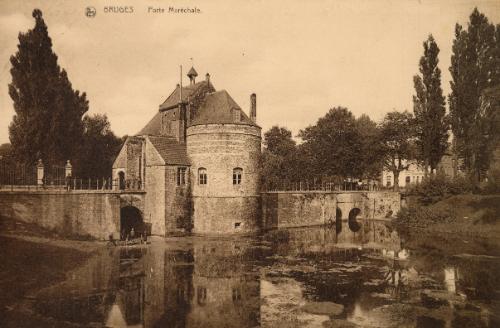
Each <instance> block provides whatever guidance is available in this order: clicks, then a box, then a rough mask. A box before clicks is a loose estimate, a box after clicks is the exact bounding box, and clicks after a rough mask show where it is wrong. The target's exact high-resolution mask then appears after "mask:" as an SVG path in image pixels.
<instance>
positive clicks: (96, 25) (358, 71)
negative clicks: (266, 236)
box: [0, 0, 500, 144]
mask: <svg viewBox="0 0 500 328" xmlns="http://www.w3.org/2000/svg"><path fill="white" fill-rule="evenodd" d="M90 6H91V7H94V8H95V9H96V15H95V17H93V18H90V17H87V16H86V15H85V11H86V8H87V7H90ZM476 6H477V7H478V9H479V10H480V11H481V12H483V13H484V14H485V15H486V16H487V17H488V18H489V20H490V21H492V22H494V23H496V24H498V23H500V0H488V1H465V0H442V1H439V0H435V1H428V0H420V1H418V0H398V1H396V0H393V1H391V0H372V1H368V0H366V1H340V0H328V1H326V0H312V1H299V0H288V1H277V0H262V1H259V0H254V1H253V0H233V1H218V0H214V1H211V0H210V1H209V0H194V1H191V0H183V1H179V0H168V1H167V0H144V1H138V0H115V1H113V0H106V1H98V0H85V1H80V0H71V1H70V0H50V1H48V0H47V1H34V0H18V1H13V0H0V44H1V47H0V144H2V143H5V142H8V141H9V138H8V125H9V124H10V122H11V121H12V117H13V115H14V109H13V105H12V100H11V99H10V97H9V95H8V84H9V83H10V82H11V76H10V67H11V64H10V61H9V58H10V56H11V55H13V54H14V53H15V52H16V51H17V44H18V38H17V36H18V34H19V32H26V31H27V30H28V29H30V28H32V27H33V26H34V19H33V17H32V15H31V13H32V11H33V9H34V8H39V9H41V10H42V12H43V17H44V20H45V22H46V24H47V26H48V30H49V35H50V37H51V38H52V42H53V50H54V52H55V53H56V54H57V55H58V58H59V59H58V60H59V65H60V66H61V67H62V68H64V69H66V71H67V72H68V76H69V79H70V81H71V82H72V84H73V87H74V88H75V89H78V90H80V91H84V92H86V93H87V96H88V99H89V102H90V109H89V112H88V113H89V114H93V113H105V114H107V116H108V118H109V120H110V122H111V128H112V130H113V131H114V132H115V133H116V134H117V135H118V136H122V135H125V134H127V135H134V134H136V133H137V132H138V131H139V130H140V129H141V128H142V127H143V126H144V125H145V124H146V123H147V122H148V121H149V120H150V119H151V118H152V117H153V115H154V114H155V113H156V111H157V110H158V106H159V104H160V103H162V102H163V100H164V99H165V98H166V97H168V95H169V94H170V93H171V92H172V90H173V89H174V88H175V85H176V84H177V83H179V81H180V65H182V66H183V70H184V77H183V84H187V83H188V79H187V77H186V76H185V73H186V72H187V71H188V70H189V68H190V67H191V66H194V67H195V69H196V70H197V71H198V74H199V76H198V79H200V78H204V76H205V74H206V73H207V72H208V73H210V75H211V81H212V83H213V84H214V86H215V88H216V89H217V90H222V89H225V90H227V91H228V92H229V94H230V95H231V96H232V97H233V98H234V99H235V101H236V102H237V103H238V104H239V105H240V107H241V108H242V109H243V110H244V111H245V112H246V113H247V114H248V112H249V107H250V94H251V93H254V92H255V93H256V94H257V123H258V124H259V125H260V126H261V127H262V128H263V132H264V131H266V130H267V129H269V128H270V127H272V126H273V125H279V126H285V127H287V128H289V129H290V130H292V132H293V134H294V135H296V134H297V133H298V132H299V130H300V129H303V128H305V127H307V126H309V125H312V124H315V122H316V121H317V120H318V118H320V117H322V116H324V115H325V114H326V112H327V111H328V110H329V109H330V108H332V107H335V106H344V107H347V108H348V109H349V110H351V111H352V112H353V113H354V115H356V116H359V115H361V114H368V115H369V116H370V117H371V118H372V119H374V120H377V121H379V120H381V119H382V118H383V116H384V114H385V113H387V112H389V111H392V110H412V107H413V106H412V95H413V94H414V89H413V76H414V75H415V74H417V73H418V61H419V58H420V56H421V55H422V53H423V47H422V43H423V42H424V41H425V40H426V39H427V37H428V35H429V34H431V33H432V34H433V36H434V38H435V39H436V42H437V44H438V46H439V47H440V49H441V52H440V55H439V59H440V63H439V67H440V68H441V71H442V87H443V90H444V94H445V95H447V94H448V93H449V92H450V87H449V81H450V74H449V71H448V68H449V66H450V57H451V46H452V41H453V38H454V28H455V24H456V23H459V24H462V25H466V24H467V22H468V18H469V15H470V13H471V12H472V10H473V9H474V7H476ZM105 7H114V9H118V8H117V7H122V8H123V7H129V9H128V11H130V7H133V12H132V13H112V12H111V13H110V12H105V10H106V8H105ZM149 7H151V8H164V9H165V12H163V13H153V12H151V10H150V9H149ZM169 7H174V8H198V9H199V10H200V12H199V13H169V12H168V9H169Z"/></svg>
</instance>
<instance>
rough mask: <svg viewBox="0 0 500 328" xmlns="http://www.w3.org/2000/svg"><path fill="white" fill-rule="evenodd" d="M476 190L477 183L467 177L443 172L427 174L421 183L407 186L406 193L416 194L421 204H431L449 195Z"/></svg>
mask: <svg viewBox="0 0 500 328" xmlns="http://www.w3.org/2000/svg"><path fill="white" fill-rule="evenodd" d="M478 191H479V189H478V186H477V184H476V183H475V182H474V181H473V179H471V178H469V177H466V176H458V177H455V178H450V177H448V176H446V175H445V174H443V173H437V174H435V175H430V176H428V177H427V178H425V179H424V180H423V181H422V183H420V184H417V185H413V186H411V187H409V188H408V190H407V193H408V195H410V196H417V197H418V200H419V201H420V202H421V203H423V204H433V203H436V202H438V201H440V200H443V199H445V198H447V197H449V196H451V195H459V194H467V193H472V192H478Z"/></svg>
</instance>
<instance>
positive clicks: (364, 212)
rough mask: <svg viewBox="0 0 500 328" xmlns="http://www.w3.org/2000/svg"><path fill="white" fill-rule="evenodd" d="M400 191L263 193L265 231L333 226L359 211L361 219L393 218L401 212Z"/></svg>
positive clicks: (358, 214) (358, 217) (357, 216)
mask: <svg viewBox="0 0 500 328" xmlns="http://www.w3.org/2000/svg"><path fill="white" fill-rule="evenodd" d="M400 199H401V197H400V194H399V193H397V192H379V191H377V192H360V191H353V192H322V191H319V192H316V191H311V192H305V191H301V192H265V193H262V226H263V228H264V229H273V228H286V227H304V226H314V225H322V224H332V223H333V222H335V221H336V219H337V215H339V218H340V219H341V220H342V221H348V219H349V213H351V211H352V210H353V209H354V208H358V209H359V213H357V214H356V218H357V219H389V218H391V217H393V216H394V215H395V214H396V213H397V212H398V211H399V210H400V206H401V204H400Z"/></svg>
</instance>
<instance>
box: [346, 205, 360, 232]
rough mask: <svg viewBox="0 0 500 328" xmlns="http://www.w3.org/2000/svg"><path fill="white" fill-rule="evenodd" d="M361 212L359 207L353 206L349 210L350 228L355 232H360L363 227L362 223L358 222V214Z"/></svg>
mask: <svg viewBox="0 0 500 328" xmlns="http://www.w3.org/2000/svg"><path fill="white" fill-rule="evenodd" d="M360 213H361V210H360V209H359V208H353V209H352V210H351V211H350V212H349V229H351V231H353V232H358V231H359V229H361V224H360V223H359V222H358V220H357V218H358V215H359V214H360Z"/></svg>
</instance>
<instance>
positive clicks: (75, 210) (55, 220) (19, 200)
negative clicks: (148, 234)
mask: <svg viewBox="0 0 500 328" xmlns="http://www.w3.org/2000/svg"><path fill="white" fill-rule="evenodd" d="M0 217H5V218H12V219H15V220H19V221H24V222H27V223H33V224H36V225H38V226H40V227H43V228H47V229H50V230H54V231H57V232H59V233H62V234H64V235H67V236H90V237H93V238H97V239H107V238H108V236H109V234H111V233H114V232H116V233H118V232H119V231H120V194H119V193H115V192H105V191H71V192H67V191H12V192H6V191H2V192H0Z"/></svg>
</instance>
